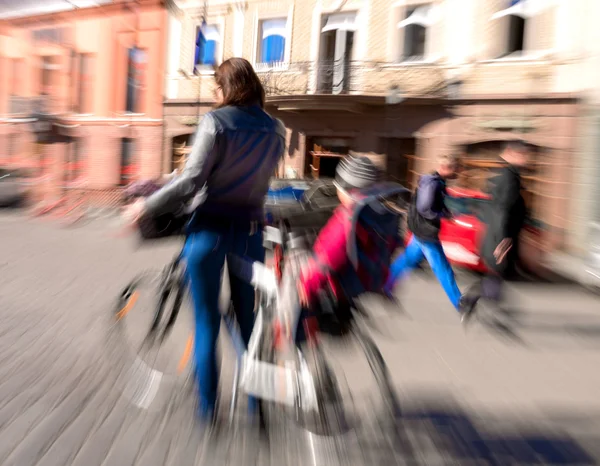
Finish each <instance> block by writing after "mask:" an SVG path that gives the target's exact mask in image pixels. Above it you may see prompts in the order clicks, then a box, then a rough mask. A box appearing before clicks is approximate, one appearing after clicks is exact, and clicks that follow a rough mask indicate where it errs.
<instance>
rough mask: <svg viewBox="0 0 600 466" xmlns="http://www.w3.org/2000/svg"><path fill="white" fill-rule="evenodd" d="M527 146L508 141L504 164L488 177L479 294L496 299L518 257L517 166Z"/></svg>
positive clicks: (521, 209) (520, 204) (520, 206)
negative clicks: (488, 201)
mask: <svg viewBox="0 0 600 466" xmlns="http://www.w3.org/2000/svg"><path fill="white" fill-rule="evenodd" d="M529 154H530V148H529V146H528V145H527V144H525V143H524V142H522V141H509V142H507V143H506V145H505V146H504V149H503V150H502V153H501V154H500V157H502V159H503V160H504V161H505V162H506V166H505V167H503V168H502V169H501V170H500V173H499V175H498V176H497V177H495V178H494V179H493V180H492V184H493V186H492V189H491V192H490V194H491V198H492V200H491V204H490V208H489V210H488V211H487V212H486V217H485V219H486V223H487V230H486V234H485V236H484V238H483V243H482V246H481V254H482V257H483V260H484V262H485V264H486V266H487V267H488V270H489V272H488V273H487V274H486V276H485V277H484V278H483V280H482V281H481V290H480V293H481V297H483V298H487V299H490V300H493V301H496V302H499V301H500V300H501V298H502V288H503V282H504V280H505V279H506V278H508V277H510V276H512V275H513V274H514V273H515V265H516V263H517V261H518V259H519V247H518V246H519V235H520V233H521V229H522V228H523V225H524V223H525V216H526V206H525V200H524V199H523V196H522V194H521V189H522V186H521V174H520V169H521V168H523V167H525V166H526V165H527V163H528V160H529Z"/></svg>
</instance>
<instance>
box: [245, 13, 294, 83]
mask: <svg viewBox="0 0 600 466" xmlns="http://www.w3.org/2000/svg"><path fill="white" fill-rule="evenodd" d="M293 15H294V13H293V6H291V7H290V8H289V10H288V12H287V14H286V13H285V12H280V13H279V14H276V13H273V14H268V15H257V16H256V18H255V21H254V41H253V43H254V46H253V50H252V65H253V66H254V69H255V70H256V72H257V73H264V72H269V71H274V70H275V71H286V70H288V69H289V66H290V60H291V53H292V37H293ZM277 19H279V20H281V19H285V31H286V35H285V46H284V51H283V61H282V62H273V63H272V64H270V63H263V62H261V61H260V58H261V57H260V56H261V50H262V40H263V39H262V24H263V23H264V22H265V21H269V20H277Z"/></svg>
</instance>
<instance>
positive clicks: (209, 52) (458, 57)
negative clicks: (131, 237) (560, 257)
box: [163, 0, 597, 249]
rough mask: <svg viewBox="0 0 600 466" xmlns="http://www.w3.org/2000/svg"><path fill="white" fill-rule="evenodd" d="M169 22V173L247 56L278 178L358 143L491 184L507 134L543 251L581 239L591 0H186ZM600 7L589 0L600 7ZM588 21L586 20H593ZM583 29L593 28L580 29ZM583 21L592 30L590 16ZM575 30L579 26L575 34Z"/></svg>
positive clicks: (408, 164)
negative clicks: (518, 145)
mask: <svg viewBox="0 0 600 466" xmlns="http://www.w3.org/2000/svg"><path fill="white" fill-rule="evenodd" d="M176 3H177V8H176V9H174V10H173V11H172V12H171V13H170V16H169V32H168V37H169V39H168V44H169V45H168V49H169V59H168V62H167V76H166V82H165V96H166V100H165V125H166V131H165V135H166V140H165V147H164V151H165V154H164V157H163V161H164V163H165V165H164V166H163V170H165V171H168V170H170V169H172V168H174V167H176V166H177V164H180V163H182V161H183V160H185V153H186V151H185V146H186V145H189V144H190V143H191V138H192V137H193V132H194V125H195V124H196V123H197V121H198V120H199V118H201V116H202V114H203V113H205V112H206V111H208V110H209V109H210V106H211V104H212V102H213V92H214V80H213V78H212V69H213V68H212V67H213V65H215V64H218V63H220V62H221V61H222V60H223V59H226V58H229V57H232V56H242V57H245V58H247V59H248V60H250V61H251V62H252V63H253V65H254V66H255V68H256V70H257V72H258V73H259V75H260V77H261V79H262V81H263V83H264V85H265V88H266V90H267V93H268V99H267V107H268V110H269V111H270V112H271V113H272V114H273V115H275V116H277V117H278V118H280V119H282V120H283V122H284V123H285V125H286V127H287V130H288V148H287V153H286V156H285V160H284V161H283V163H282V166H281V167H280V172H279V174H280V175H281V176H290V177H294V176H299V177H303V176H331V175H332V174H333V173H334V170H335V166H336V164H337V163H338V161H339V159H340V157H343V156H344V155H346V154H348V153H349V152H350V151H354V152H359V153H366V154H369V155H370V156H372V157H373V159H374V160H376V161H377V163H379V164H381V165H382V166H383V167H385V168H386V171H387V173H388V176H389V177H390V178H392V179H395V180H398V181H400V182H402V183H405V184H407V185H409V186H414V184H415V182H416V180H417V178H418V176H419V175H420V174H422V173H424V172H426V171H428V170H431V169H432V167H433V166H434V163H435V157H436V155H438V154H443V153H448V152H453V153H457V154H460V155H461V156H462V161H463V174H462V176H461V183H463V184H465V185H467V186H470V187H474V188H484V187H485V181H486V179H487V177H488V176H489V173H490V169H492V168H494V167H496V166H498V158H497V155H498V152H499V149H500V147H501V145H502V142H503V141H506V140H508V139H513V138H521V139H524V140H526V141H528V142H530V143H531V144H533V145H534V146H535V163H534V164H533V169H532V171H531V172H530V173H528V174H527V176H526V183H527V188H528V194H529V196H528V197H529V202H530V205H531V207H532V211H533V212H534V214H535V216H536V217H537V218H539V219H540V220H542V221H543V222H544V223H545V224H546V225H547V226H548V227H549V232H550V233H549V234H548V235H546V237H547V241H548V245H549V246H550V247H552V248H563V249H565V248H566V249H569V248H573V247H576V245H574V241H573V240H572V237H573V235H571V234H570V232H572V231H574V229H575V230H577V229H578V228H581V223H582V222H583V220H582V218H581V217H576V216H573V215H572V214H571V213H570V210H572V207H573V204H574V203H575V200H574V199H575V198H576V197H577V195H578V194H576V193H578V192H579V191H578V190H579V188H578V187H577V178H576V175H577V170H578V169H580V168H581V167H579V165H578V164H580V160H581V157H580V151H581V148H580V146H579V140H578V138H577V136H578V132H579V131H580V129H581V114H582V108H583V102H582V98H583V97H584V91H585V89H587V88H588V87H589V82H588V83H586V82H584V80H582V79H581V77H580V76H579V74H580V73H581V70H582V67H583V66H585V63H586V60H587V57H586V56H583V55H582V54H581V48H580V42H581V41H582V40H584V39H583V38H582V39H580V40H579V42H578V41H575V40H573V39H572V37H573V33H574V32H576V31H579V33H580V34H584V29H583V26H582V22H581V20H582V15H583V14H584V10H585V8H584V7H583V9H581V8H582V7H581V5H580V6H579V7H578V8H573V5H571V4H572V3H581V4H584V3H585V4H589V5H588V6H590V7H593V8H596V6H594V5H592V4H593V3H594V1H593V0H582V1H581V2H559V1H556V0H486V1H481V0H302V1H300V0H272V1H269V0H264V1H260V2H254V1H246V2H244V1H219V0H210V1H203V0H202V1H199V0H187V1H185V0H179V1H177V2H176ZM596 3H597V2H596ZM588 23H589V21H587V22H586V23H585V24H588ZM586 27H588V26H586ZM590 27H591V25H590ZM582 37H583V36H582Z"/></svg>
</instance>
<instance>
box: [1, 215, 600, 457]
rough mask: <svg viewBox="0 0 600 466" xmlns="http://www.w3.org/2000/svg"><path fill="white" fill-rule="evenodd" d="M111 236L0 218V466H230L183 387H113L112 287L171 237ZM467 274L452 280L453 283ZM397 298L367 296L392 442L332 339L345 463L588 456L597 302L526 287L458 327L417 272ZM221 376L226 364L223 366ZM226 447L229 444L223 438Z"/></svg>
mask: <svg viewBox="0 0 600 466" xmlns="http://www.w3.org/2000/svg"><path fill="white" fill-rule="evenodd" d="M111 233H112V230H111V228H110V225H107V224H100V223H98V222H95V223H92V224H90V225H86V226H84V227H82V228H79V229H72V230H69V229H61V228H59V227H58V226H57V225H55V224H53V223H52V222H47V221H42V220H36V221H33V220H28V219H24V218H23V217H21V216H20V215H19V214H16V213H2V214H0V274H1V275H0V336H1V337H0V349H1V350H0V464H1V465H18V466H27V465H41V466H44V465H70V464H75V465H82V466H92V465H110V466H112V465H115V466H127V465H144V466H146V465H177V466H179V465H192V464H201V463H202V464H222V462H223V460H222V459H221V457H212V456H210V455H209V457H208V458H207V457H206V454H204V452H203V451H201V448H200V445H201V439H202V435H201V432H200V431H199V428H198V426H197V425H196V424H195V422H194V416H193V412H194V400H193V391H192V390H191V387H190V386H189V383H183V382H181V383H179V384H177V385H176V386H175V387H174V389H173V390H172V391H171V392H169V396H167V397H165V398H164V399H163V400H162V401H163V402H162V404H161V405H160V406H156V407H153V408H152V409H149V410H142V409H139V408H136V407H134V406H132V405H131V403H130V402H129V401H128V400H127V399H126V398H124V397H123V396H122V395H121V391H120V390H119V389H118V386H119V383H118V382H119V380H120V379H119V376H120V374H121V373H120V372H119V370H117V368H119V367H120V366H121V365H120V364H119V362H120V356H119V352H118V349H117V348H116V347H114V346H112V345H111V343H110V342H111V340H110V337H109V335H110V332H109V327H110V325H109V322H110V321H109V319H108V315H109V312H110V310H111V308H112V306H113V305H114V298H115V295H116V294H117V292H118V291H119V290H120V288H121V287H122V286H123V285H124V284H125V283H126V282H127V281H129V280H130V279H131V278H132V277H133V276H135V275H136V274H138V273H139V272H140V271H143V270H145V269H148V268H154V269H156V268H160V267H162V266H163V265H164V264H165V263H166V262H167V261H168V260H169V259H171V258H172V256H173V254H174V253H176V251H177V248H178V244H177V243H176V242H172V243H165V244H161V245H156V246H153V247H147V248H146V247H144V248H141V249H137V248H136V244H135V241H133V240H132V239H131V238H126V239H115V238H113V237H111ZM471 280H473V278H472V277H469V276H468V275H463V274H461V275H460V284H461V285H466V284H468V283H469V282H470V281H471ZM398 292H399V296H400V297H401V298H402V302H403V306H404V308H405V312H404V313H393V312H390V311H392V309H385V308H383V305H382V304H381V303H379V302H376V301H372V302H367V305H368V306H369V308H370V309H371V310H372V312H373V315H374V316H375V318H374V319H373V320H374V326H375V329H374V330H373V332H374V334H375V335H376V337H377V342H378V344H379V345H380V349H381V351H382V353H383V355H384V357H385V359H386V361H387V362H388V364H389V366H390V371H391V373H392V375H393V378H394V381H395V383H396V386H397V389H398V394H399V397H400V400H401V402H402V405H403V409H404V411H403V415H402V417H400V418H399V419H398V420H397V425H396V430H395V431H396V432H397V436H396V437H394V436H391V435H390V434H389V432H390V429H386V428H385V427H386V426H382V425H381V423H382V416H380V415H379V412H380V411H379V406H378V404H377V403H378V397H377V394H376V392H375V390H374V388H375V384H374V383H373V381H372V380H371V379H370V376H369V370H368V368H367V366H366V363H365V362H364V361H362V359H361V358H360V357H359V356H360V353H359V352H358V350H357V348H355V347H353V346H348V345H342V344H340V343H335V342H328V345H329V349H330V354H331V357H332V359H333V360H334V368H335V369H337V370H339V371H340V373H341V372H342V371H343V373H344V374H345V376H346V378H347V385H344V387H345V388H346V389H348V387H352V394H353V396H354V398H355V405H354V412H353V413H352V414H353V416H352V419H353V420H355V421H356V420H360V425H359V426H358V427H357V435H356V436H355V438H354V440H353V441H352V442H350V441H349V443H348V444H347V445H346V447H345V450H346V451H345V453H346V456H347V458H346V464H380V465H388V464H406V463H409V464H436V465H437V464H440V465H441V464H461V465H462V464H495V465H525V464H569V465H575V464H577V465H579V464H596V462H597V461H598V459H599V458H600V442H599V440H600V434H599V432H600V397H599V396H598V394H599V393H600V375H599V372H598V370H597V368H598V363H599V362H600V357H599V355H598V349H600V306H599V305H598V303H599V302H600V301H598V298H596V297H593V296H591V295H588V294H586V293H584V292H583V291H581V290H580V289H578V288H577V287H574V286H567V285H557V284H554V285H549V284H544V285H539V284H538V285H533V284H521V285H519V286H515V287H514V288H513V289H512V297H513V298H514V308H513V309H512V310H510V312H505V313H503V314H499V313H495V312H493V310H492V309H488V308H483V307H482V309H481V312H480V319H479V321H477V322H473V324H472V325H471V326H470V327H469V328H468V329H467V330H466V331H465V329H463V328H462V327H461V325H460V323H459V321H458V318H457V316H456V315H455V314H454V311H453V310H452V309H451V308H450V306H449V304H448V303H447V302H446V300H445V297H444V295H443V292H442V291H441V289H440V287H439V285H438V284H437V283H435V282H434V281H432V279H431V277H430V276H428V275H427V274H426V273H425V274H423V273H420V274H416V275H415V276H414V277H411V278H410V280H408V281H407V282H406V283H404V284H403V285H402V286H401V287H400V288H399V290H398ZM224 347H225V355H226V356H227V355H228V354H229V353H230V351H228V350H227V347H226V345H225V346H224ZM226 360H227V358H226ZM223 370H224V372H225V373H226V374H230V373H231V364H230V363H229V364H228V363H227V362H226V363H224V367H223ZM121 375H122V374H121ZM226 378H227V376H226ZM344 387H343V388H342V389H343V390H344ZM247 440H248V439H247ZM220 441H221V442H224V444H225V446H227V447H228V451H229V452H232V451H233V450H235V449H236V445H237V444H236V442H235V441H233V440H231V439H230V438H229V437H224V438H222V439H221V440H220ZM218 442H219V440H215V444H214V445H213V446H215V445H217V444H218ZM246 443H247V444H246V446H245V448H248V446H250V447H257V448H250V449H249V450H247V449H241V448H240V451H241V452H246V453H242V454H240V453H239V452H238V456H240V455H241V456H242V458H243V459H239V458H238V460H237V461H236V464H260V465H263V464H269V463H270V464H273V465H274V466H278V465H280V464H310V463H309V462H308V460H306V459H302V460H301V459H298V458H289V456H294V454H292V453H290V452H292V451H294V449H293V448H292V447H291V446H289V445H284V444H280V445H276V446H275V447H278V448H273V449H272V450H273V451H276V450H279V453H277V452H276V454H281V452H282V451H286V452H287V453H288V455H287V456H288V458H287V459H286V460H284V461H282V460H281V456H277V457H275V458H269V452H268V451H267V448H266V447H265V445H264V443H258V441H257V442H256V445H252V439H250V441H249V442H248V441H247V442H246ZM248 444H250V445H248ZM222 447H223V445H220V449H221V451H222V449H223V448H222ZM249 451H252V452H254V453H252V454H250V453H248V452H249ZM203 454H204V458H203ZM348 458H349V459H348ZM294 459H295V460H296V461H295V462H294V461H293V460H294ZM232 464H233V463H232ZM320 464H333V462H332V460H325V461H324V462H322V463H320Z"/></svg>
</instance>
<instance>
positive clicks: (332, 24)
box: [321, 13, 356, 32]
mask: <svg viewBox="0 0 600 466" xmlns="http://www.w3.org/2000/svg"><path fill="white" fill-rule="evenodd" d="M355 19H356V13H336V14H334V15H329V16H328V17H327V22H326V23H325V26H324V27H323V29H321V32H327V31H336V30H339V31H356V24H355Z"/></svg>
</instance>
